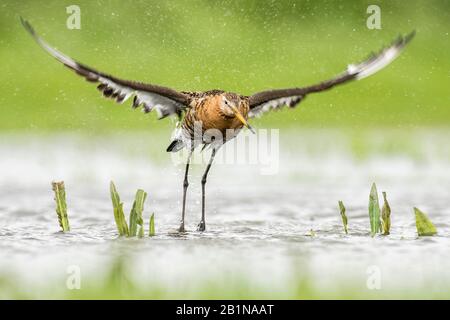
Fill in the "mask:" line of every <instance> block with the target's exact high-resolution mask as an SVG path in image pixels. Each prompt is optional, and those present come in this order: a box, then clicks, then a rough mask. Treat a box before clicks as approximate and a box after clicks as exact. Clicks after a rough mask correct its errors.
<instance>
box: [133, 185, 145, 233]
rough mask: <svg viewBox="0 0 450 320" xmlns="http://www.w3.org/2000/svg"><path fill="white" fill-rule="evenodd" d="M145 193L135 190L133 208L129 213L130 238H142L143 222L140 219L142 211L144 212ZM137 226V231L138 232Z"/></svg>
mask: <svg viewBox="0 0 450 320" xmlns="http://www.w3.org/2000/svg"><path fill="white" fill-rule="evenodd" d="M146 198H147V193H146V192H145V191H144V190H141V189H139V190H137V191H136V196H135V200H134V203H133V207H132V209H131V212H130V234H129V236H130V237H135V236H136V235H138V236H139V237H143V236H144V220H143V219H142V211H144V201H145V199H146ZM138 226H139V231H138Z"/></svg>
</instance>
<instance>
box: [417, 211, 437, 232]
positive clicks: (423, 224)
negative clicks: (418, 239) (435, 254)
mask: <svg viewBox="0 0 450 320" xmlns="http://www.w3.org/2000/svg"><path fill="white" fill-rule="evenodd" d="M414 214H415V216H416V228H417V233H418V234H419V236H434V235H435V234H436V233H437V230H436V227H435V226H434V224H433V223H432V222H431V220H430V219H429V218H428V217H427V215H426V214H425V213H423V212H422V211H420V210H419V209H417V208H414Z"/></svg>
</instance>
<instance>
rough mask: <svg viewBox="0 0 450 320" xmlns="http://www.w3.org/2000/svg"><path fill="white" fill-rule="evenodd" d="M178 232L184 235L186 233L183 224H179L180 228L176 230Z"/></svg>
mask: <svg viewBox="0 0 450 320" xmlns="http://www.w3.org/2000/svg"><path fill="white" fill-rule="evenodd" d="M178 232H179V233H185V232H186V230H185V229H184V222H182V223H181V224H180V227H179V228H178Z"/></svg>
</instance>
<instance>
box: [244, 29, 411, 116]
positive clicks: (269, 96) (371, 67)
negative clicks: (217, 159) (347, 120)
mask: <svg viewBox="0 0 450 320" xmlns="http://www.w3.org/2000/svg"><path fill="white" fill-rule="evenodd" d="M414 34H415V32H414V31H413V32H411V33H410V34H408V35H406V36H405V37H402V36H399V37H398V38H397V39H396V40H395V41H394V42H393V43H392V44H391V45H390V46H389V47H387V48H385V49H383V50H381V51H380V52H379V53H378V54H372V55H371V56H370V57H369V58H368V59H367V60H365V61H363V62H361V63H359V64H350V65H349V66H348V67H347V70H346V71H345V72H343V73H341V74H340V75H338V76H337V77H335V78H333V79H330V80H327V81H323V82H321V83H319V84H316V85H313V86H309V87H303V88H290V89H278V90H268V91H262V92H258V93H255V94H253V95H252V96H250V97H249V103H250V112H249V117H255V116H259V115H261V114H263V113H265V112H267V111H270V110H274V109H280V108H281V107H283V106H285V105H287V106H289V107H291V108H293V107H295V106H296V105H297V104H298V103H300V101H302V100H303V99H304V98H305V97H306V95H307V94H309V93H314V92H321V91H324V90H328V89H330V88H332V87H334V86H336V85H339V84H342V83H346V82H348V81H351V80H359V79H363V78H366V77H368V76H370V75H372V74H374V73H375V72H377V71H379V70H380V69H382V68H384V67H385V66H387V65H388V64H389V63H391V62H392V61H393V60H394V59H395V58H397V56H398V55H399V54H400V53H401V52H402V49H403V48H404V47H405V46H406V45H407V44H408V42H410V41H411V39H412V38H413V37H414Z"/></svg>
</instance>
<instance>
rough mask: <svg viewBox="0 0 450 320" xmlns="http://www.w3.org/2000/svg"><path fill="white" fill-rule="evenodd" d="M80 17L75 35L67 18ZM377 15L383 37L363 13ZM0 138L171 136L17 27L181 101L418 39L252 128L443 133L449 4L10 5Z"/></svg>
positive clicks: (311, 72)
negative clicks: (184, 95) (360, 75)
mask: <svg viewBox="0 0 450 320" xmlns="http://www.w3.org/2000/svg"><path fill="white" fill-rule="evenodd" d="M72 4H77V5H79V6H80V8H81V30H69V29H67V28H66V19H67V17H68V14H67V13H66V7H67V6H69V5H72ZM370 4H377V5H379V6H380V7H381V22H382V29H381V30H369V29H368V28H367V27H366V19H367V17H368V16H369V14H367V13H366V9H367V7H368V5H370ZM0 7H1V9H0V61H1V72H0V81H1V86H0V119H1V122H0V130H2V131H4V132H5V131H52V130H70V131H82V132H89V133H91V134H92V133H101V132H109V131H113V130H114V131H129V130H142V129H144V128H145V129H147V128H148V129H150V130H170V129H171V127H172V126H171V125H170V123H169V122H167V121H157V120H156V116H155V114H150V115H144V114H142V113H141V112H137V111H132V110H131V108H130V107H129V106H130V104H129V103H127V104H126V105H118V104H115V103H113V102H112V101H110V100H106V99H104V98H102V97H101V95H100V94H99V92H97V90H96V89H95V86H93V85H92V84H89V83H87V82H85V81H83V80H82V79H81V78H78V77H77V76H76V75H74V74H73V73H72V72H69V71H68V70H67V69H66V68H64V67H63V66H61V65H60V64H59V63H58V62H56V61H55V60H53V59H52V58H51V57H50V56H48V55H46V54H45V53H44V52H43V51H42V50H41V49H40V48H39V47H38V46H37V45H36V44H35V43H34V42H33V41H32V39H31V38H30V37H29V36H28V35H27V34H26V33H25V31H24V30H23V28H22V26H21V25H20V22H19V16H20V15H21V16H23V17H24V18H26V19H27V20H29V21H30V22H31V24H32V25H33V26H34V27H35V28H36V30H37V31H38V32H39V33H40V34H41V35H42V36H43V37H44V38H45V39H46V40H47V41H48V42H49V43H50V44H51V45H53V46H55V47H57V48H58V49H60V50H61V51H63V52H64V53H66V54H68V55H70V56H72V57H73V58H75V59H77V60H79V61H81V62H83V63H85V64H87V65H90V66H93V67H95V68H97V69H99V70H102V71H104V72H107V73H111V74H114V75H116V76H119V77H122V78H126V79H134V80H141V81H144V82H150V83H155V84H161V85H166V86H170V87H173V88H176V89H180V90H206V89H212V88H221V89H224V90H230V91H235V92H240V93H243V94H251V93H252V92H255V91H258V90H262V89H267V88H282V87H292V86H303V85H309V84H313V83H315V82H317V81H321V80H324V79H327V78H329V77H331V76H334V75H335V74H337V73H339V72H341V71H343V70H344V69H345V67H346V65H347V64H348V63H352V62H358V61H360V60H361V59H363V58H365V57H366V56H367V54H368V53H370V52H371V51H376V50H378V49H379V48H381V47H382V46H384V45H386V44H388V43H390V42H391V41H392V40H393V39H394V38H395V37H396V36H397V35H398V34H399V33H403V34H404V33H407V32H410V31H411V30H413V29H415V30H416V31H417V35H416V39H415V40H414V41H413V42H412V43H411V45H410V46H409V47H408V48H407V50H406V51H405V53H404V54H403V55H402V56H401V57H400V58H399V59H398V60H397V61H395V62H394V63H393V64H392V65H391V66H389V67H388V68H386V69H385V70H383V71H382V72H380V73H378V74H377V75H375V76H373V77H370V78H368V79H365V80H364V81H361V82H357V83H352V84H348V85H345V86H342V87H339V88H337V89H334V90H332V91H329V92H325V93H322V94H317V95H311V96H309V97H308V98H307V99H306V100H305V101H304V102H303V103H302V104H300V105H299V107H298V108H297V109H296V110H283V111H281V112H276V113H272V114H269V115H266V116H264V117H263V118H261V119H258V120H253V124H254V125H255V126H256V127H260V128H261V127H275V128H280V127H308V126H313V127H336V126H338V127H346V128H356V129H358V128H365V127H372V126H375V127H376V126H388V127H405V128H410V127H417V126H448V125H449V124H450V95H449V91H450V59H449V58H450V57H449V52H450V36H449V32H450V30H449V29H450V28H449V26H450V1H447V0H441V1H438V0H430V1H259V0H258V1H257V0H247V1H206V0H204V1H182V0H180V1H123V0H122V1H119V0H110V1H106V0H97V1H82V0H77V1H76V2H73V1H36V0H34V1H20V2H18V1H12V0H11V1H9V0H1V5H0Z"/></svg>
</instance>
